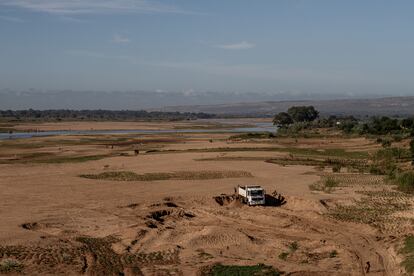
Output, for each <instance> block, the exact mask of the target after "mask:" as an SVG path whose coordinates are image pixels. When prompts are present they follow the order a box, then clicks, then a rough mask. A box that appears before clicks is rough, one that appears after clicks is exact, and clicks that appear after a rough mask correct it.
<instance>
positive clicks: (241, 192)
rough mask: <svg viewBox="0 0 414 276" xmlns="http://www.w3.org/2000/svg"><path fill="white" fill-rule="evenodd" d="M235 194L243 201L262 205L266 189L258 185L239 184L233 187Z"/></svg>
mask: <svg viewBox="0 0 414 276" xmlns="http://www.w3.org/2000/svg"><path fill="white" fill-rule="evenodd" d="M235 192H236V195H237V196H239V197H240V198H241V199H242V202H243V203H246V204H248V205H249V206H251V205H264V204H265V198H266V191H265V189H263V188H262V187H260V186H247V185H246V186H240V185H238V186H237V187H236V188H235Z"/></svg>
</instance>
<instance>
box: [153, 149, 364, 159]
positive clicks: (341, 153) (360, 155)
mask: <svg viewBox="0 0 414 276" xmlns="http://www.w3.org/2000/svg"><path fill="white" fill-rule="evenodd" d="M243 151H269V152H272V151H273V152H287V153H291V154H296V155H305V156H321V157H337V158H344V159H345V158H350V159H366V158H368V157H369V154H368V152H365V151H346V150H344V149H321V150H319V149H312V148H294V147H289V148H276V147H238V148H229V147H226V148H204V149H185V150H157V151H152V153H186V152H243Z"/></svg>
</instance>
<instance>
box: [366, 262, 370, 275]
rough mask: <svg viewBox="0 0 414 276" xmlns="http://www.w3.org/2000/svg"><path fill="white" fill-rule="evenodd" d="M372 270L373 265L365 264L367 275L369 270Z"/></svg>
mask: <svg viewBox="0 0 414 276" xmlns="http://www.w3.org/2000/svg"><path fill="white" fill-rule="evenodd" d="M370 269H371V264H370V263H369V262H367V263H366V264H365V273H369V270H370Z"/></svg>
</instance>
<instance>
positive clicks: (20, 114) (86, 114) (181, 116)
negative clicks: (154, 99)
mask: <svg viewBox="0 0 414 276" xmlns="http://www.w3.org/2000/svg"><path fill="white" fill-rule="evenodd" d="M215 117H216V116H215V115H214V114H208V113H203V112H199V113H193V112H162V111H145V110H103V109H100V110H70V109H50V110H34V109H27V110H0V118H6V119H12V120H57V121H61V120H103V121H105V120H107V121H121V120H127V121H132V120H169V121H175V120H194V119H210V118H215Z"/></svg>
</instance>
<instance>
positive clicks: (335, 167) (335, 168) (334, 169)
mask: <svg viewBox="0 0 414 276" xmlns="http://www.w3.org/2000/svg"><path fill="white" fill-rule="evenodd" d="M341 168H342V165H341V164H335V165H333V166H332V172H334V173H339V172H341Z"/></svg>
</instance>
